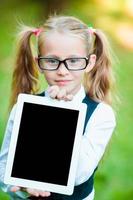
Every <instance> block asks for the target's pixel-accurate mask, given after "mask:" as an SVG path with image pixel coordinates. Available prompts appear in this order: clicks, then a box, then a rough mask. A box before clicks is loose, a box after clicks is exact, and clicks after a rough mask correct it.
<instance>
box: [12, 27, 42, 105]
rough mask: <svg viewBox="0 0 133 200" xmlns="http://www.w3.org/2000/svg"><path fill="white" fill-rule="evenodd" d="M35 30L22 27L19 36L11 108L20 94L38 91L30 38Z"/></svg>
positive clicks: (36, 72) (36, 71)
mask: <svg viewBox="0 0 133 200" xmlns="http://www.w3.org/2000/svg"><path fill="white" fill-rule="evenodd" d="M32 34H33V28H29V27H22V31H21V32H20V33H19V35H18V48H17V54H16V62H15V68H14V71H13V77H12V89H11V91H12V93H11V99H10V108H11V107H12V106H13V104H14V103H15V102H16V99H17V96H18V94H19V93H30V94H33V93H35V92H36V91H37V82H38V70H37V66H35V65H36V64H35V59H34V58H33V55H32V54H33V52H32V50H31V41H30V38H31V36H32Z"/></svg>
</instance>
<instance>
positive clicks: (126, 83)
mask: <svg viewBox="0 0 133 200" xmlns="http://www.w3.org/2000/svg"><path fill="white" fill-rule="evenodd" d="M53 13H57V14H67V15H74V16H76V17H79V18H80V19H82V20H84V21H85V22H86V23H87V24H88V25H89V24H92V25H93V27H94V28H95V27H97V28H100V29H102V30H104V31H105V32H106V33H107V35H108V37H109V39H110V42H111V45H112V47H113V50H114V53H115V55H116V57H117V58H118V62H117V63H116V64H115V67H114V69H115V74H116V78H117V82H116V85H117V92H118V96H119V98H120V103H119V104H118V105H117V109H116V112H117V127H116V130H115V132H114V134H113V137H112V140H111V142H110V144H109V146H108V148H107V151H106V153H105V156H104V157H103V159H102V161H101V164H100V166H99V170H98V171H97V174H96V177H95V189H96V195H95V200H125V199H126V200H132V199H133V156H132V154H133V144H132V142H133V126H132V118H133V106H132V101H133V87H132V79H133V64H132V63H133V1H132V0H117V1H116V0H84V1H80V0H73V1H71V0H66V1H65V0H64V1H61V0H44V1H43V0H23V1H18V0H1V1H0V146H1V143H2V140H3V136H4V131H5V127H6V123H7V119H8V105H9V97H10V90H11V88H10V86H11V74H12V69H13V59H12V58H13V57H14V54H15V33H16V26H17V23H18V21H19V22H20V21H22V22H23V23H25V24H27V25H33V26H38V25H40V24H42V23H43V22H44V20H45V18H46V17H47V16H48V15H49V14H53ZM44 87H45V82H44ZM41 89H43V88H41ZM8 199H9V197H8V196H7V195H6V194H5V193H3V192H2V191H0V200H8Z"/></svg>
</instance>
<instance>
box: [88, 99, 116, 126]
mask: <svg viewBox="0 0 133 200" xmlns="http://www.w3.org/2000/svg"><path fill="white" fill-rule="evenodd" d="M92 119H93V120H96V119H98V121H111V122H113V123H114V124H116V116H115V111H114V109H113V108H112V106H110V105H109V104H107V103H105V102H100V103H99V104H98V105H97V107H96V109H95V111H94V113H93V117H92Z"/></svg>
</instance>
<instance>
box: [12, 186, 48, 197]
mask: <svg viewBox="0 0 133 200" xmlns="http://www.w3.org/2000/svg"><path fill="white" fill-rule="evenodd" d="M10 190H11V192H17V191H19V190H21V191H25V192H27V193H28V194H29V195H31V196H36V197H39V196H41V197H48V196H50V195H51V193H50V192H46V191H42V190H36V189H32V188H21V187H18V186H13V187H11V189H10Z"/></svg>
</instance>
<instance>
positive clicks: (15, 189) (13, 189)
mask: <svg viewBox="0 0 133 200" xmlns="http://www.w3.org/2000/svg"><path fill="white" fill-rule="evenodd" d="M20 189H21V188H20V187H18V186H12V187H11V189H10V191H11V192H17V191H19V190H20Z"/></svg>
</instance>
